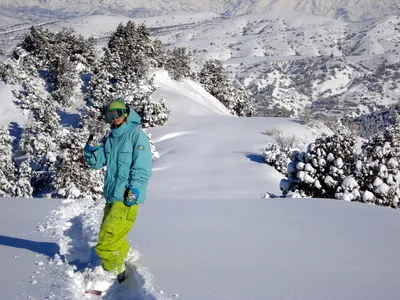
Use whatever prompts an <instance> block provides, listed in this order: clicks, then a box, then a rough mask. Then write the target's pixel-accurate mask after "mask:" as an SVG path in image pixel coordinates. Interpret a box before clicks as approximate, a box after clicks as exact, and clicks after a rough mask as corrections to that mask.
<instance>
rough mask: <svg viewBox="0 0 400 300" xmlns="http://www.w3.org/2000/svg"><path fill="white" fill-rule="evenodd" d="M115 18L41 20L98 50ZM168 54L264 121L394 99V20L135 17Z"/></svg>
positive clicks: (399, 61)
mask: <svg viewBox="0 0 400 300" xmlns="http://www.w3.org/2000/svg"><path fill="white" fill-rule="evenodd" d="M130 19H131V18H128V17H121V16H104V15H102V16H100V15H93V16H86V17H79V18H71V19H66V20H62V21H48V22H47V24H45V25H44V26H45V27H46V28H49V29H51V30H55V31H58V30H60V29H62V28H64V27H65V28H68V27H72V28H74V29H75V30H76V31H77V32H79V33H81V34H83V35H85V36H95V37H96V39H97V42H98V46H99V47H101V45H103V44H104V42H105V41H106V40H107V37H108V36H109V34H110V32H111V31H113V30H114V29H115V28H116V26H117V25H118V23H119V22H127V20H130ZM133 20H134V21H135V22H137V23H145V24H146V25H147V26H148V27H149V28H150V30H151V32H152V34H153V35H155V36H157V38H159V39H160V40H161V41H162V42H163V43H164V44H165V45H166V47H168V48H173V47H177V46H183V47H187V48H188V49H189V50H191V51H192V53H193V57H194V67H195V68H197V69H198V68H200V67H201V65H202V64H203V63H204V61H205V60H207V59H218V60H221V61H222V62H223V64H224V66H225V67H226V68H227V69H228V70H229V71H230V74H231V76H232V77H236V78H237V79H239V80H240V81H241V82H242V83H243V84H244V85H245V86H246V87H247V89H248V91H249V92H250V93H251V95H252V96H253V97H254V98H255V99H256V101H257V103H258V105H259V108H260V111H261V114H263V115H281V116H289V115H297V114H298V113H299V112H301V111H302V109H303V108H305V107H310V108H311V109H312V110H313V112H314V113H316V114H324V115H343V114H351V115H352V116H360V115H363V114H365V113H369V112H373V111H376V110H379V109H381V108H385V107H387V106H390V105H392V104H395V103H397V102H398V100H399V99H400V87H399V79H400V72H399V70H400V48H399V44H400V19H399V17H398V16H397V17H396V16H389V17H381V18H377V19H372V20H366V21H361V22H344V21H340V20H332V19H330V18H324V17H316V16H313V17H310V16H309V15H305V14H299V13H293V12H291V13H290V12H280V13H278V12H269V13H261V14H250V15H243V16H238V17H218V15H217V14H215V13H198V14H181V15H180V14H174V15H169V16H159V17H149V18H135V19H133ZM29 26H30V25H29V24H28V23H20V24H12V25H11V26H8V27H7V26H4V27H1V28H2V30H3V32H1V31H0V45H3V46H2V47H1V46H0V50H1V48H3V49H4V50H3V51H5V52H8V53H9V51H10V50H11V48H12V46H13V45H15V44H16V43H17V42H18V40H19V39H20V38H21V37H22V36H23V34H24V32H26V30H27V28H29Z"/></svg>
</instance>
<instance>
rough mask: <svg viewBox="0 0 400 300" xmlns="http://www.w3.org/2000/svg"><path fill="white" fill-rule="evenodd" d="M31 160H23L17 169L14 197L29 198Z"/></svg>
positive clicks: (30, 190)
mask: <svg viewBox="0 0 400 300" xmlns="http://www.w3.org/2000/svg"><path fill="white" fill-rule="evenodd" d="M30 163H31V160H30V159H29V158H28V159H26V160H24V161H23V162H22V163H21V165H20V166H19V168H18V180H17V182H16V184H15V192H14V194H15V197H19V198H31V197H32V193H33V188H32V184H31V181H32V168H31V167H30Z"/></svg>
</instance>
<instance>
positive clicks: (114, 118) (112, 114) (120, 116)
mask: <svg viewBox="0 0 400 300" xmlns="http://www.w3.org/2000/svg"><path fill="white" fill-rule="evenodd" d="M124 113H125V112H124V111H123V110H113V111H108V112H107V113H106V118H107V120H108V122H110V123H111V124H113V125H115V126H119V125H121V124H122V123H123V122H124V121H125V119H126V118H125V116H124Z"/></svg>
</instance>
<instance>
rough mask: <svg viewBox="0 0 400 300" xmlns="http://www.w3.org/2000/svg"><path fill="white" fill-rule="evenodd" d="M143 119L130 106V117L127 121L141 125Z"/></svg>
mask: <svg viewBox="0 0 400 300" xmlns="http://www.w3.org/2000/svg"><path fill="white" fill-rule="evenodd" d="M141 121H142V118H141V117H140V116H139V115H138V113H137V112H136V111H135V110H134V109H133V108H132V107H130V106H129V115H128V118H127V119H126V122H128V123H133V124H135V125H140V122H141Z"/></svg>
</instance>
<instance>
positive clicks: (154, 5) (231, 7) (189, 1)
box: [0, 0, 399, 20]
mask: <svg viewBox="0 0 400 300" xmlns="http://www.w3.org/2000/svg"><path fill="white" fill-rule="evenodd" d="M0 7H2V8H8V9H10V8H11V9H27V8H28V9H32V10H36V11H39V12H41V11H42V12H47V13H49V14H50V13H51V12H53V13H56V14H59V15H64V16H65V15H72V14H92V13H96V12H102V13H105V12H109V13H113V12H119V13H124V14H128V15H129V14H130V15H136V16H152V15H162V14H166V13H172V12H179V11H180V12H182V11H184V12H208V11H211V12H215V13H218V14H224V15H238V14H247V13H258V12H264V11H282V10H285V11H288V10H290V11H297V12H302V13H308V14H314V15H321V16H327V17H330V18H340V19H344V20H362V19H367V18H373V17H378V16H383V15H388V14H398V10H399V8H398V3H397V1H395V0H390V1H368V0H350V1H349V0H348V1H344V0H329V1H325V0H324V1H322V0H319V1H315V0H302V1H296V0H254V1H242V0H230V1H229V0H228V1H227V0H208V1H203V2H198V1H196V0H183V1H166V0H164V1H157V0H151V1H145V0H138V1H128V0H114V1H99V0H94V1H93V0H85V1H79V2H76V1H72V0H51V1H38V0H18V1H12V0H1V1H0Z"/></svg>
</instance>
